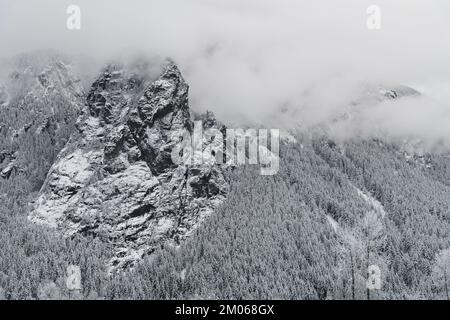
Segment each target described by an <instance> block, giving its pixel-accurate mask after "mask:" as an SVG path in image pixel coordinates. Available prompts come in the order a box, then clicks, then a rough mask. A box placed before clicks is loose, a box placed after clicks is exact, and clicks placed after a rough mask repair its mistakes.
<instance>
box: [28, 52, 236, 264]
mask: <svg viewBox="0 0 450 320" xmlns="http://www.w3.org/2000/svg"><path fill="white" fill-rule="evenodd" d="M162 69H163V71H162V72H161V74H160V75H159V77H157V78H156V79H152V78H151V77H150V76H148V75H145V74H144V75H141V74H139V73H136V72H132V71H130V70H132V69H131V68H129V67H128V66H127V67H124V66H123V65H119V64H113V65H109V66H108V67H107V68H106V69H105V70H104V72H103V73H102V74H101V76H100V77H99V78H98V79H97V80H96V81H95V82H94V84H93V85H92V88H91V90H90V92H89V94H88V96H87V103H86V107H85V110H84V111H83V114H82V115H81V116H80V117H79V119H78V121H77V124H76V126H77V129H78V132H77V133H75V134H73V135H72V137H71V139H70V140H69V142H68V144H67V146H66V147H65V148H64V150H63V151H62V152H61V153H60V155H59V157H58V159H57V161H56V162H55V164H54V165H53V166H52V168H51V170H50V172H49V174H48V177H47V179H46V181H45V183H44V185H43V187H42V189H41V192H40V196H39V198H38V199H37V201H36V203H35V208H34V210H33V211H32V212H31V213H30V216H29V218H30V219H31V221H34V222H37V223H42V224H46V225H49V226H52V227H54V228H57V229H58V230H60V231H61V232H62V233H63V234H64V235H65V236H72V235H74V234H77V233H81V234H86V235H94V236H96V237H100V238H101V239H103V240H104V241H107V242H110V243H111V244H113V245H114V248H115V258H114V259H113V260H112V261H111V268H112V269H111V270H115V269H117V268H123V267H127V266H129V265H132V264H133V263H134V262H135V261H136V260H137V259H139V258H141V257H142V256H143V255H144V254H147V253H151V252H152V251H153V250H154V249H155V248H156V247H157V246H159V245H161V244H163V243H164V244H172V245H177V244H179V243H180V241H182V240H183V239H185V238H186V237H187V236H188V235H189V234H190V233H191V232H192V231H193V230H194V229H195V228H196V227H197V226H198V225H199V224H200V223H201V222H202V220H203V219H204V218H205V217H207V216H208V215H210V214H211V213H212V211H213V210H214V209H215V208H217V206H219V205H220V203H221V202H222V201H223V200H224V197H225V195H226V193H227V190H228V185H227V183H226V181H225V179H224V176H223V174H222V168H221V167H220V166H218V165H206V164H205V165H195V166H188V165H178V164H175V163H173V162H172V160H171V151H172V149H173V147H174V145H175V144H176V143H177V142H178V141H179V137H180V135H181V133H182V132H183V131H185V130H187V131H189V132H192V130H193V123H192V120H191V119H190V112H189V105H188V85H187V84H186V83H185V81H184V79H183V78H182V76H181V74H180V72H179V70H178V68H177V67H176V66H175V64H173V63H172V62H170V61H169V62H167V63H166V64H165V65H164V67H163V68H162Z"/></svg>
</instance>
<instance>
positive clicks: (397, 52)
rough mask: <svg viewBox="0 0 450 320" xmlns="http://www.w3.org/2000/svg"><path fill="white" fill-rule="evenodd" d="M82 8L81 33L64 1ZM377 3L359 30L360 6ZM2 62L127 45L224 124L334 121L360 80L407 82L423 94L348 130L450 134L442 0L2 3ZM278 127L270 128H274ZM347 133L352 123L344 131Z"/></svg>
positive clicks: (122, 50)
mask: <svg viewBox="0 0 450 320" xmlns="http://www.w3.org/2000/svg"><path fill="white" fill-rule="evenodd" d="M70 4H76V5H78V6H79V7H80V8H81V30H79V31H69V30H67V28H66V19H67V17H68V15H67V14H66V8H67V6H68V5H70ZM373 4H376V5H378V6H379V7H380V9H381V29H380V30H368V29H367V26H366V21H367V18H368V15H367V13H366V9H367V8H368V7H369V6H370V5H373ZM0 43H1V48H0V57H10V56H12V55H14V54H16V53H19V52H23V51H31V50H35V49H40V48H56V49H58V50H60V51H63V52H67V53H70V54H74V55H79V54H80V55H85V56H89V57H93V58H96V60H99V61H104V60H106V59H109V58H111V57H115V56H117V55H120V54H126V53H130V52H137V51H139V52H145V53H147V54H158V55H161V56H170V57H172V58H173V59H174V60H175V61H176V62H177V63H178V64H179V65H180V67H181V69H182V70H183V73H184V74H185V76H186V78H187V80H188V81H189V83H190V85H191V102H192V104H193V106H194V108H195V109H197V110H205V109H211V110H213V111H215V113H217V115H218V116H219V117H221V118H223V119H227V120H229V121H234V122H239V121H241V120H242V121H255V122H265V123H270V121H268V120H272V121H275V119H278V118H280V119H282V118H283V117H278V118H275V117H274V116H273V115H274V114H277V113H279V110H285V109H288V110H297V111H296V112H289V113H286V114H288V115H289V117H284V119H283V122H285V123H284V124H286V125H295V124H297V123H301V124H302V125H306V126H308V125H313V124H316V123H319V122H321V121H324V120H326V119H329V118H330V117H334V116H335V115H336V114H337V113H339V112H340V111H341V110H342V108H344V107H346V105H347V104H348V101H350V100H352V99H353V98H354V97H355V95H357V94H358V92H359V91H358V90H359V88H360V85H361V84H367V83H371V84H381V85H387V86H389V85H396V84H405V85H408V84H415V85H416V86H418V87H419V88H420V89H422V90H423V91H425V92H426V93H429V94H430V95H431V96H432V97H431V98H420V99H409V100H403V101H402V102H399V103H395V104H393V103H385V104H383V105H380V106H378V107H377V108H376V109H370V110H369V111H364V113H363V114H361V115H360V117H361V121H360V122H361V123H360V124H359V126H361V127H358V128H356V129H357V130H356V129H355V128H349V129H348V132H356V131H358V132H362V131H363V132H366V131H367V132H366V133H367V134H370V133H371V132H372V129H368V128H372V127H375V126H376V128H377V130H386V131H387V132H388V133H391V134H392V135H395V136H402V135H403V136H408V137H409V136H418V137H420V138H423V139H424V140H432V141H433V142H436V141H438V140H440V139H441V140H442V139H447V140H450V138H449V137H450V126H449V124H450V122H449V120H450V119H449V117H448V110H449V109H450V105H449V101H450V94H449V92H450V89H449V83H450V2H449V1H448V0H377V1H366V0H342V1H336V0H307V1H306V0H145V1H144V0H142V1H139V0H127V1H115V0H70V1H66V0H40V1H29V0H0ZM277 125H280V124H279V123H278V124H277ZM350 129H352V130H350Z"/></svg>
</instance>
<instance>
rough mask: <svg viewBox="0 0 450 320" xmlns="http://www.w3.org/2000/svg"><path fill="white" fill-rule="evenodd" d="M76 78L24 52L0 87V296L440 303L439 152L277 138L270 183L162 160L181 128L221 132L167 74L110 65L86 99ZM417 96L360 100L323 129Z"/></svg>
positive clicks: (448, 211)
mask: <svg viewBox="0 0 450 320" xmlns="http://www.w3.org/2000/svg"><path fill="white" fill-rule="evenodd" d="M73 70H74V69H73V68H72V67H71V63H70V62H69V61H68V60H67V59H65V58H64V57H60V56H58V55H49V54H43V55H38V57H35V56H30V55H25V56H22V57H21V58H20V59H18V60H16V63H15V65H14V68H13V72H12V73H10V76H9V77H8V78H7V79H6V80H5V81H3V89H2V90H3V92H6V94H4V95H3V96H4V97H7V98H6V99H3V100H7V102H6V103H5V102H4V103H3V104H2V106H0V115H1V117H0V172H1V174H0V243H1V244H2V250H0V299H2V298H6V299H47V298H71V297H74V293H73V292H70V291H69V290H68V288H67V287H66V279H67V271H66V270H67V267H68V266H69V265H76V266H79V267H80V270H81V274H82V289H81V290H80V292H79V293H78V294H77V295H76V297H78V298H89V299H97V298H101V299H105V298H106V299H191V298H197V299H211V298H223V299H275V298H279V299H417V298H420V299H423V298H427V299H448V290H446V288H448V286H449V285H450V283H449V280H448V279H450V278H448V277H447V275H448V271H450V270H449V268H448V266H449V265H450V263H449V262H450V231H449V230H450V182H449V181H450V162H449V159H450V158H449V155H448V154H447V153H442V152H441V153H439V152H432V151H430V150H428V149H426V148H424V146H423V145H422V143H421V142H420V141H412V140H405V141H396V140H395V141H394V140H389V139H383V138H377V139H374V138H362V137H360V136H357V135H355V136H353V137H352V138H349V139H346V140H342V139H337V138H336V137H334V136H333V134H332V132H330V131H327V130H317V131H308V132H298V131H296V130H292V131H290V132H289V134H288V135H285V137H284V138H283V139H282V141H281V143H280V162H279V171H278V172H277V174H275V175H272V176H263V175H261V174H260V167H259V166H257V167H255V166H253V165H242V166H237V167H233V168H230V167H227V166H225V165H219V164H214V163H211V162H209V161H206V162H204V163H203V164H189V163H184V164H183V163H181V164H180V163H178V162H176V163H174V161H173V160H172V157H171V154H172V153H173V151H174V150H176V149H174V148H175V146H176V145H177V142H179V137H180V133H189V134H192V133H193V132H195V130H196V126H195V122H194V121H197V120H201V121H202V123H203V129H208V128H214V129H218V130H219V131H221V132H222V131H223V130H224V129H225V127H224V125H222V124H221V123H220V122H219V121H218V120H216V119H215V117H214V116H213V114H212V113H210V112H207V113H206V114H194V113H193V112H192V110H190V106H189V101H188V85H187V83H186V82H185V80H184V79H183V77H182V75H181V73H180V71H179V70H178V68H177V66H176V65H175V64H174V63H173V62H171V61H166V62H164V63H163V64H162V65H161V64H159V63H158V64H154V63H149V62H143V61H138V62H134V63H131V64H126V63H110V64H108V65H107V66H106V67H104V68H103V70H102V71H101V72H100V74H99V75H98V77H97V78H96V79H95V80H94V81H93V83H92V84H91V85H90V86H89V88H87V89H86V88H83V87H82V85H81V82H80V81H79V80H78V79H80V78H82V77H83V76H82V75H77V74H76V72H74V71H73ZM418 94H419V93H417V92H416V91H415V90H413V89H409V88H405V87H399V88H397V87H393V89H380V88H375V89H374V88H372V89H371V91H370V92H366V96H364V95H363V96H362V97H356V98H355V99H354V101H355V103H354V104H353V105H350V106H349V109H348V110H345V111H350V112H349V113H348V114H349V117H346V116H345V115H344V116H342V117H341V118H339V117H337V118H336V119H335V120H336V121H347V120H349V121H351V120H352V116H353V115H355V114H357V112H358V108H372V107H376V105H374V104H371V102H373V101H375V102H376V101H386V99H389V100H390V99H393V101H396V100H397V99H399V98H402V97H414V96H417V95H418ZM367 101H369V102H370V103H369V102H367ZM286 115H287V116H289V117H293V116H294V115H292V114H290V113H289V111H288V112H287V114H286ZM261 126H262V124H261ZM212 140H213V139H211V137H207V138H203V140H202V141H201V145H202V149H201V150H200V151H202V156H204V157H206V159H207V160H208V159H209V158H208V157H209V156H213V154H212V150H214V141H212ZM209 160H210V159H209ZM373 268H375V269H373ZM370 270H378V271H379V274H378V275H379V276H380V278H379V279H380V281H381V284H380V288H379V289H374V290H370V289H368V287H367V280H368V273H369V271H370Z"/></svg>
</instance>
